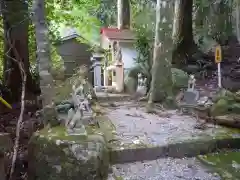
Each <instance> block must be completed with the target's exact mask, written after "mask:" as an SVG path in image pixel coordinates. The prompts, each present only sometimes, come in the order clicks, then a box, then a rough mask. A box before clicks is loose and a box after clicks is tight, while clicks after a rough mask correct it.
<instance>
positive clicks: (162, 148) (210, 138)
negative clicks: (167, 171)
mask: <svg viewBox="0 0 240 180" xmlns="http://www.w3.org/2000/svg"><path fill="white" fill-rule="evenodd" d="M164 113H165V114H164ZM167 113H168V114H169V115H168V114H167ZM98 121H99V122H98V124H99V126H100V129H101V130H102V131H103V133H104V135H105V139H106V141H107V145H108V148H109V150H110V160H111V163H112V164H122V163H129V162H136V161H143V160H155V159H159V158H165V157H174V158H184V157H195V156H197V155H199V154H207V153H209V152H215V151H217V150H219V149H225V148H236V149H237V148H240V131H238V130H236V131H235V130H232V129H227V128H223V127H219V126H214V125H211V124H206V128H205V129H197V128H195V126H196V125H197V124H199V123H198V122H197V121H196V119H194V118H193V117H190V116H183V115H179V114H177V112H175V111H166V112H162V114H160V115H154V114H148V113H145V112H144V110H143V109H142V108H141V107H138V108H136V107H133V104H130V103H129V106H128V105H126V104H125V105H123V106H118V107H115V108H112V109H109V111H107V113H106V115H105V116H103V117H101V118H99V119H98Z"/></svg>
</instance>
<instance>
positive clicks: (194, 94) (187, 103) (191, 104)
mask: <svg viewBox="0 0 240 180" xmlns="http://www.w3.org/2000/svg"><path fill="white" fill-rule="evenodd" d="M195 86H196V79H195V77H194V75H190V76H189V80H188V88H187V90H186V91H185V92H184V93H183V98H182V101H181V102H180V104H179V105H180V108H181V111H182V112H184V111H186V110H187V111H188V110H193V109H194V108H195V107H196V106H197V105H198V100H199V92H198V91H197V90H195ZM192 112H193V111H192Z"/></svg>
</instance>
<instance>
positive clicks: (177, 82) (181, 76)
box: [171, 68, 188, 89]
mask: <svg viewBox="0 0 240 180" xmlns="http://www.w3.org/2000/svg"><path fill="white" fill-rule="evenodd" d="M171 70H172V81H173V87H174V89H181V88H186V87H187V86H188V74H187V73H186V72H184V71H183V70H181V69H177V68H172V69H171Z"/></svg>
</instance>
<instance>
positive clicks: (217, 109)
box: [211, 99, 229, 116]
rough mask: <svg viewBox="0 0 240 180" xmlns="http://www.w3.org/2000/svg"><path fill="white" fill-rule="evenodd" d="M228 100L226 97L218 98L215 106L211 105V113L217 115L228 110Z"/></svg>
mask: <svg viewBox="0 0 240 180" xmlns="http://www.w3.org/2000/svg"><path fill="white" fill-rule="evenodd" d="M228 106H229V104H228V101H227V100H226V99H220V100H218V101H217V102H216V103H215V104H213V106H212V107H211V115H212V116H217V115H223V114H226V113H227V112H228Z"/></svg>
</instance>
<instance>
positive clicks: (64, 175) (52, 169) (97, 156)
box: [29, 126, 109, 180]
mask: <svg viewBox="0 0 240 180" xmlns="http://www.w3.org/2000/svg"><path fill="white" fill-rule="evenodd" d="M87 129H88V133H89V135H88V136H78V135H75V136H69V135H67V134H66V131H65V129H64V127H60V126H58V127H54V128H53V129H50V130H47V129H43V130H42V131H40V132H38V133H36V134H35V135H34V136H33V137H32V138H31V141H30V146H29V147H30V167H29V176H30V179H32V180H33V179H34V180H80V179H84V180H102V179H104V178H105V176H106V175H107V173H108V166H109V158H108V151H107V148H106V145H105V141H104V138H103V137H102V136H101V135H100V133H99V132H97V131H95V130H94V129H91V128H90V129H89V128H87Z"/></svg>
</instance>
